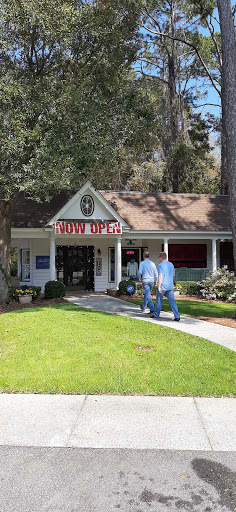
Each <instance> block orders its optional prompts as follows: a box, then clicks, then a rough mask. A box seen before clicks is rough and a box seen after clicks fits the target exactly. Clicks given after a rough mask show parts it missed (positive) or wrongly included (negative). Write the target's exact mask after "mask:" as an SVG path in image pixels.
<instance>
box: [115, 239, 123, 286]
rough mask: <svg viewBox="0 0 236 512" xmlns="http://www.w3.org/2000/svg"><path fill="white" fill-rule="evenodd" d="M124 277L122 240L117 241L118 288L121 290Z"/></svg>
mask: <svg viewBox="0 0 236 512" xmlns="http://www.w3.org/2000/svg"><path fill="white" fill-rule="evenodd" d="M121 277H122V258H121V238H117V239H116V288H117V289H118V288H119V283H120V281H121Z"/></svg>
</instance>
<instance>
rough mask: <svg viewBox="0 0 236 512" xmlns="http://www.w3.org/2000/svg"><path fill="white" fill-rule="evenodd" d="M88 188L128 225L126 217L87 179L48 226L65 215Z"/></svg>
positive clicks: (117, 217) (112, 213)
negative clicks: (121, 215)
mask: <svg viewBox="0 0 236 512" xmlns="http://www.w3.org/2000/svg"><path fill="white" fill-rule="evenodd" d="M87 190H90V191H91V192H92V193H93V194H94V195H95V197H96V198H97V199H98V201H100V203H102V205H103V206H104V207H105V208H106V209H107V211H108V212H109V213H110V214H111V215H112V216H113V217H115V219H116V220H117V221H119V222H120V223H121V224H122V226H126V227H127V223H126V222H125V221H124V219H122V217H120V215H119V214H118V213H117V212H116V211H115V210H114V208H112V206H111V205H110V203H109V202H108V201H107V200H106V199H105V197H103V195H102V194H100V192H98V190H95V188H93V186H92V185H91V183H90V182H89V181H87V182H86V183H85V184H84V185H83V187H82V188H81V189H80V190H78V192H76V194H75V195H74V196H73V197H72V198H71V199H70V200H69V201H68V202H67V203H66V204H65V205H64V206H63V208H61V210H59V211H58V212H57V213H56V215H54V217H52V219H50V220H49V222H47V224H46V227H48V226H51V225H52V224H54V223H55V222H56V221H57V220H59V219H60V218H61V217H62V216H63V215H64V213H65V212H66V211H67V210H68V209H69V208H70V207H71V206H72V205H73V204H74V203H75V201H77V199H79V197H81V196H82V195H83V194H84V192H85V191H87Z"/></svg>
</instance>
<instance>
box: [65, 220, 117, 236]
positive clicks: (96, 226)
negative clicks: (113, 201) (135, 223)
mask: <svg viewBox="0 0 236 512" xmlns="http://www.w3.org/2000/svg"><path fill="white" fill-rule="evenodd" d="M55 233H56V234H57V235H116V234H121V233H122V226H121V223H120V222H97V223H96V222H92V223H85V222H64V221H58V222H55Z"/></svg>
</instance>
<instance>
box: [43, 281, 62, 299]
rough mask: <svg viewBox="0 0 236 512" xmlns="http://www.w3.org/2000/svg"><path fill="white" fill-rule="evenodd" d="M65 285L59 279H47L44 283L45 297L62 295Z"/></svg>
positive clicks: (52, 297)
mask: <svg viewBox="0 0 236 512" xmlns="http://www.w3.org/2000/svg"><path fill="white" fill-rule="evenodd" d="M65 292H66V287H65V285H64V284H63V283H62V282H61V281H48V282H47V283H46V284H45V299H55V298H57V297H64V295H65Z"/></svg>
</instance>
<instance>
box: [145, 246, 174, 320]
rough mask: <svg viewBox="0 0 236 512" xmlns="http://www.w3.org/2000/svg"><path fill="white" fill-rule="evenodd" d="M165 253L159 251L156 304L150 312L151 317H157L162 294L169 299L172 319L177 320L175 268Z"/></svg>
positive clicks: (160, 306)
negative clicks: (172, 314)
mask: <svg viewBox="0 0 236 512" xmlns="http://www.w3.org/2000/svg"><path fill="white" fill-rule="evenodd" d="M166 258H167V255H166V253H165V252H161V253H160V256H159V259H160V264H159V265H158V288H157V297H156V305H155V310H154V313H151V315H150V317H151V318H157V319H158V318H159V316H160V312H161V308H162V299H163V297H164V295H165V296H166V298H167V299H168V301H169V304H170V307H171V309H172V311H173V313H174V320H175V321H176V322H178V321H179V320H180V316H179V311H178V307H177V304H176V302H175V299H174V275H175V269H174V265H173V264H172V263H171V262H170V261H167V259H166Z"/></svg>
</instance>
